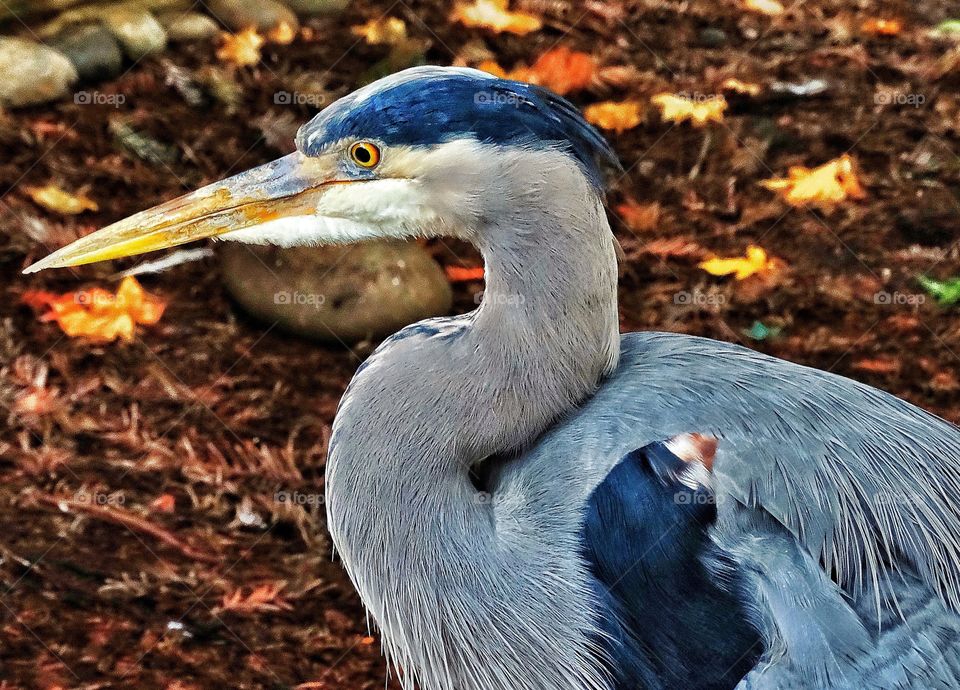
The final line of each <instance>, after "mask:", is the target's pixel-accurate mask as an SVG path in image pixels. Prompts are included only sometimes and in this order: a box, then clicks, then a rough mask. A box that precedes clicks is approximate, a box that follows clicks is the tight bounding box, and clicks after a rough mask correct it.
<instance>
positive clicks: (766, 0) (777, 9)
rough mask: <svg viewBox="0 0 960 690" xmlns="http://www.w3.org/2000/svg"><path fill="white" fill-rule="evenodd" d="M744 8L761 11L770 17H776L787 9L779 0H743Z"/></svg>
mask: <svg viewBox="0 0 960 690" xmlns="http://www.w3.org/2000/svg"><path fill="white" fill-rule="evenodd" d="M743 8H744V9H746V10H750V11H751V12H759V13H760V14H765V15H767V16H768V17H776V16H779V15H781V14H783V13H784V12H785V11H786V10H785V9H784V7H783V5H782V4H780V3H779V2H777V0H743Z"/></svg>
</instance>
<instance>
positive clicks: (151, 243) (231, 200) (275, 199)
mask: <svg viewBox="0 0 960 690" xmlns="http://www.w3.org/2000/svg"><path fill="white" fill-rule="evenodd" d="M323 168H324V166H323V164H322V163H321V162H320V161H319V160H318V159H313V158H306V157H305V156H303V155H302V154H300V153H292V154H290V155H288V156H284V157H283V158H279V159H277V160H275V161H273V162H271V163H267V164H265V165H261V166H259V167H257V168H253V169H252V170H248V171H247V172H243V173H240V174H239V175H234V176H233V177H229V178H227V179H226V180H222V181H220V182H216V183H214V184H211V185H207V186H206V187H203V188H202V189H199V190H197V191H195V192H191V193H190V194H185V195H184V196H181V197H178V198H176V199H174V200H172V201H168V202H166V203H164V204H160V205H159V206H155V207H153V208H151V209H149V210H147V211H141V212H140V213H137V214H134V215H132V216H130V217H129V218H125V219H124V220H121V221H119V222H117V223H114V224H112V225H108V226H107V227H105V228H102V229H101V230H98V231H96V232H94V233H91V234H90V235H87V236H86V237H81V238H80V239H79V240H77V241H75V242H73V243H71V244H69V245H67V246H66V247H63V248H62V249H58V250H57V251H55V252H54V253H53V254H50V255H49V256H47V257H46V258H44V259H41V260H40V261H37V262H36V263H34V264H32V265H31V266H28V267H27V268H26V269H24V271H23V272H24V273H36V272H37V271H42V270H43V269H45V268H63V267H66V266H80V265H82V264H89V263H94V262H96V261H105V260H108V259H119V258H122V257H125V256H133V255H135V254H143V253H145V252H152V251H155V250H158V249H166V248H168V247H175V246H177V245H181V244H186V243H187V242H194V241H196V240H202V239H205V238H208V237H217V236H219V235H223V234H225V233H227V232H232V231H235V230H242V229H243V228H247V227H250V226H253V225H260V224H262V223H266V222H268V221H271V220H276V219H279V218H288V217H292V216H304V215H310V214H312V213H314V211H315V209H316V203H317V199H318V197H319V195H320V190H321V189H322V188H323V187H325V186H328V185H331V184H338V183H344V182H347V181H344V180H336V179H333V172H334V171H333V169H332V168H330V169H323Z"/></svg>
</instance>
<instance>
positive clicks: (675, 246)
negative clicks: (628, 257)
mask: <svg viewBox="0 0 960 690" xmlns="http://www.w3.org/2000/svg"><path fill="white" fill-rule="evenodd" d="M640 251H642V252H643V253H644V254H653V255H654V256H659V257H660V258H661V259H690V258H694V257H700V256H703V247H701V246H700V245H699V244H697V243H696V242H692V241H691V240H687V239H684V238H683V237H666V238H663V239H659V240H652V241H650V242H647V243H646V244H645V245H643V247H642V248H641V250H640Z"/></svg>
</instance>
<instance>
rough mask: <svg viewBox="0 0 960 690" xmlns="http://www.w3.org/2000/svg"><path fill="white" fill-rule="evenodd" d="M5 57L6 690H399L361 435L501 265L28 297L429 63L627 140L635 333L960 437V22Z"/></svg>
mask: <svg viewBox="0 0 960 690" xmlns="http://www.w3.org/2000/svg"><path fill="white" fill-rule="evenodd" d="M0 34H2V36H0V75H2V76H0V79H2V82H0V147H2V155H0V190H2V197H0V265H2V274H0V275H2V281H3V285H2V287H3V299H2V300H0V415H2V419H3V421H4V422H5V423H4V424H3V425H2V426H0V524H2V529H0V688H2V689H3V690H12V689H14V688H24V689H25V688H40V689H43V690H53V689H54V688H63V689H66V688H86V689H93V688H162V689H165V690H192V689H203V688H227V687H230V688H297V689H298V690H316V689H334V688H344V689H350V690H354V689H362V688H377V687H383V683H384V681H383V678H384V676H385V673H386V669H385V667H384V663H383V661H382V660H381V658H380V654H379V642H378V640H377V638H376V633H375V632H371V631H369V630H368V629H367V627H366V623H365V620H364V615H363V611H362V609H361V607H360V605H359V601H358V599H357V597H356V596H355V594H354V593H353V590H352V587H351V586H350V584H349V582H348V581H347V580H346V578H345V576H344V574H343V573H342V571H341V570H340V567H339V566H338V565H337V563H336V562H335V561H333V560H332V559H331V547H330V543H329V540H328V538H327V536H326V534H325V529H324V524H323V523H324V507H323V467H324V457H325V452H326V445H327V440H328V438H329V432H330V423H331V421H332V418H333V414H334V412H335V409H336V405H337V401H338V400H339V397H340V395H341V393H342V391H343V389H344V387H345V385H346V384H347V382H348V380H349V379H350V376H351V374H352V372H353V371H354V369H355V368H356V367H357V365H358V364H359V363H360V362H362V361H363V359H364V358H365V357H366V356H367V355H368V354H369V353H370V352H371V350H372V348H373V347H375V346H376V344H377V343H378V342H379V340H380V339H382V338H383V337H384V335H385V334H388V333H390V332H392V331H394V330H396V329H397V328H399V327H400V326H402V325H403V324H405V323H409V322H412V321H415V320H417V319H420V318H423V317H426V316H433V315H438V314H448V313H459V312H465V311H469V310H471V309H473V308H475V307H476V305H477V304H478V303H479V301H480V299H481V298H482V291H483V270H482V266H481V262H480V260H479V257H478V255H477V254H476V253H475V252H474V251H473V250H472V249H471V248H470V247H468V246H463V245H460V244H457V243H454V242H445V241H436V242H431V243H419V244H418V243H410V244H385V243H375V244H367V245H358V246H354V247H349V248H332V249H324V250H291V251H282V250H277V249H256V250H253V249H250V248H245V247H238V246H228V245H217V246H208V247H204V246H201V247H192V248H189V249H188V250H185V251H182V252H174V253H171V254H169V255H166V256H152V255H151V256H147V257H139V258H138V259H128V260H125V261H122V262H121V261H118V262H113V263H107V264H101V265H95V266H89V267H83V268H79V269H75V270H63V271H53V272H45V273H41V274H38V275H30V276H22V275H20V271H21V270H22V269H23V268H24V267H25V266H26V265H27V264H29V263H30V262H32V261H35V260H37V259H39V258H41V257H42V256H44V255H46V254H47V253H48V252H50V251H52V250H54V249H56V248H58V247H60V246H62V245H64V244H66V243H68V242H70V241H71V240H73V239H75V238H77V237H79V236H82V235H84V234H86V233H89V232H91V231H93V230H94V229H96V228H98V227H101V226H103V225H105V224H107V223H110V222H112V221H114V220H117V219H120V218H122V217H124V216H127V215H129V214H132V213H134V212H136V211H138V210H141V209H143V208H146V207H149V206H152V205H154V204H155V203H158V202H160V201H164V200H167V199H170V198H173V197H175V196H177V195H179V194H182V193H184V192H186V191H189V190H192V189H195V188H197V187H199V186H201V185H203V184H205V183H208V182H211V181H214V180H216V179H219V178H221V177H224V176H226V175H228V174H231V173H234V172H239V171H241V170H244V169H246V168H249V167H252V166H254V165H257V164H259V163H262V162H265V161H267V160H271V159H273V158H276V157H278V156H279V155H281V154H283V153H287V152H289V151H291V150H292V138H293V134H294V133H295V131H296V129H297V127H298V126H299V125H300V124H302V123H303V122H305V121H306V120H308V119H309V118H310V117H311V116H312V115H314V114H315V113H316V112H318V111H319V110H321V109H322V108H323V107H324V106H326V105H328V104H329V103H331V102H333V101H334V100H336V98H338V97H339V96H341V95H343V94H345V93H348V92H349V91H351V90H353V89H355V88H356V87H358V86H360V85H362V84H364V83H367V82H369V81H372V80H374V79H376V78H378V77H380V76H383V75H386V74H389V73H392V72H394V71H397V70H400V69H403V68H405V67H409V66H412V65H416V64H425V63H429V64H440V65H468V66H476V67H480V68H481V69H485V70H488V71H491V72H495V73H498V74H501V75H509V76H511V77H512V78H515V79H522V80H527V81H533V82H537V83H540V84H543V85H545V86H547V87H549V88H552V89H554V90H555V91H557V92H559V93H561V94H564V95H566V96H567V97H568V98H570V99H571V100H572V101H573V102H574V103H576V104H577V105H578V106H580V107H581V108H583V109H584V110H585V112H586V114H587V117H588V118H589V119H590V120H591V121H592V122H593V123H595V124H596V125H597V126H598V127H601V128H602V129H603V130H604V132H605V134H606V135H607V136H608V138H609V139H610V141H611V142H612V143H613V145H614V147H615V149H616V151H617V153H618V154H619V157H620V159H621V161H622V162H623V168H624V171H623V172H616V171H611V174H610V177H609V184H610V187H609V197H608V202H609V209H610V220H611V225H612V227H613V230H614V232H615V233H616V235H617V237H618V238H619V240H620V243H621V245H622V247H623V249H624V255H625V259H624V262H623V265H622V278H621V284H620V302H621V321H622V328H623V329H624V330H642V329H659V330H670V331H678V332H684V333H693V334H698V335H705V336H709V337H713V338H720V339H724V340H729V341H732V342H738V343H741V344H743V345H745V346H747V347H751V348H755V349H758V350H761V351H764V352H767V353H769V354H772V355H775V356H778V357H783V358H786V359H789V360H793V361H797V362H802V363H805V364H810V365H812V366H816V367H819V368H823V369H827V370H830V371H834V372H837V373H840V374H843V375H846V376H851V377H853V378H856V379H859V380H863V381H866V382H867V383H870V384H872V385H875V386H878V387H880V388H883V389H885V390H888V391H891V392H893V393H895V394H897V395H899V396H902V397H904V398H905V399H907V400H909V401H911V402H914V403H916V404H919V405H921V406H923V407H925V408H927V409H929V410H931V411H933V412H935V413H937V414H939V415H942V416H944V417H946V418H947V419H950V420H951V421H954V422H956V421H958V420H960V382H958V376H960V357H958V353H960V312H958V310H957V306H956V304H957V303H958V302H960V266H958V258H960V250H958V244H957V243H958V237H960V235H958V218H960V214H958V210H960V203H958V192H960V188H958V177H960V158H958V155H957V153H958V143H960V141H958V140H960V96H958V93H960V91H958V86H960V3H957V2H944V1H942V0H936V1H934V0H918V1H917V2H911V3H907V2H893V3H883V2H875V1H873V0H859V1H857V2H850V1H849V0H848V1H845V2H840V1H834V0H806V1H804V0H800V1H799V2H791V1H790V0H684V1H682V2H681V1H679V0H678V1H671V0H629V1H627V0H624V1H619V0H613V1H610V2H602V1H600V0H587V1H586V2H583V1H580V0H577V1H576V2H574V1H573V0H512V1H511V2H510V3H509V4H508V3H507V2H506V1H505V0H481V1H480V2H474V1H473V0H465V1H464V2H462V3H457V2H447V1H446V0H437V1H424V2H414V1H413V0H397V1H396V2H373V1H371V0H353V1H352V2H351V0H259V1H255V0H204V1H197V2H193V1H192V0H129V1H127V2H97V3H90V2H86V1H85V0H32V1H30V2H27V1H26V0H0ZM531 270H533V269H531Z"/></svg>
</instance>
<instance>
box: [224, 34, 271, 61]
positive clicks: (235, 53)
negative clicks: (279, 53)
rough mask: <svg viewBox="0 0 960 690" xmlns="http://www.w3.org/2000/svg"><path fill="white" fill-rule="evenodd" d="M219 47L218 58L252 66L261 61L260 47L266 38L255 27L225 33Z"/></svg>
mask: <svg viewBox="0 0 960 690" xmlns="http://www.w3.org/2000/svg"><path fill="white" fill-rule="evenodd" d="M222 41H223V42H222V44H221V45H220V47H219V48H217V58H218V59H219V60H222V61H223V62H232V63H233V64H235V65H239V66H241V67H250V66H252V65H255V64H257V63H258V62H260V49H261V48H262V47H263V44H264V43H266V39H265V38H264V37H263V36H261V35H260V34H259V33H257V30H256V29H254V28H253V27H251V28H249V29H244V30H243V31H241V32H240V33H236V34H224V35H223V39H222Z"/></svg>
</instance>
